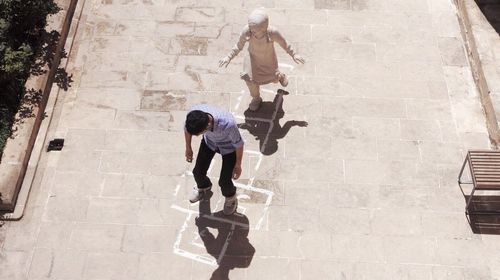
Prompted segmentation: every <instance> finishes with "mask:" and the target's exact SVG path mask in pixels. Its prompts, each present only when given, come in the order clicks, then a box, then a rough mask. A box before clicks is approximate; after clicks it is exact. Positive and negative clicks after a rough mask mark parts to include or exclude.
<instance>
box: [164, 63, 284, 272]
mask: <svg viewBox="0 0 500 280" xmlns="http://www.w3.org/2000/svg"><path fill="white" fill-rule="evenodd" d="M280 66H283V67H285V68H290V69H291V70H293V66H291V65H287V64H280ZM263 91H265V92H267V91H269V90H266V89H263ZM271 92H272V91H271ZM273 93H274V92H273ZM243 94H245V91H242V92H241V94H240V96H239V97H238V100H237V103H236V105H235V107H234V111H236V110H238V109H239V106H240V104H241V101H242V99H243ZM282 102H283V97H282V96H280V99H279V101H278V103H277V104H276V108H275V109H274V112H273V115H272V117H271V119H263V118H247V119H249V120H253V121H260V122H268V123H269V129H268V132H267V134H266V138H265V140H264V142H263V145H262V147H261V149H265V147H266V144H267V141H268V137H269V134H270V132H271V131H272V130H273V126H274V119H275V118H276V115H277V113H278V108H279V106H280V105H281V103H282ZM233 115H235V114H234V113H233ZM235 118H236V119H243V120H244V119H245V117H244V116H240V115H235ZM244 153H247V154H250V155H252V156H257V157H258V160H257V163H256V164H255V167H254V170H255V171H257V170H259V168H260V164H261V162H262V159H263V155H262V153H261V151H251V150H250V151H244ZM214 162H215V160H214V161H213V162H212V164H211V165H210V167H209V169H208V172H210V171H211V169H212V167H213V165H214ZM186 169H187V168H186ZM188 176H193V173H192V172H191V171H189V170H186V171H185V172H184V174H183V175H182V177H184V178H185V184H184V185H185V186H187V181H188V180H187V178H188ZM254 181H255V176H253V177H250V178H249V183H248V184H241V183H237V182H236V183H235V186H236V187H237V188H240V189H244V190H249V191H253V192H258V193H262V194H265V195H267V199H266V202H265V203H264V208H263V210H262V214H261V216H260V218H259V221H258V222H257V223H256V225H255V227H254V228H253V230H261V228H262V225H263V223H264V219H265V217H266V215H267V213H268V211H269V206H270V205H271V201H272V198H273V195H274V192H272V191H270V190H265V189H261V188H256V187H254V186H253V183H254ZM181 187H182V186H181V184H177V186H176V188H175V190H174V193H173V195H174V197H176V196H177V195H178V193H179V190H180V188H181ZM246 198H249V197H248V195H245V194H241V195H238V199H246ZM220 205H221V200H219V201H217V204H216V207H215V209H217V208H218V207H219V206H220ZM171 208H172V209H175V210H177V211H180V212H184V213H186V215H187V216H186V219H185V220H184V223H183V224H182V227H181V229H180V230H179V234H178V235H177V238H176V241H175V243H174V245H173V251H174V254H177V255H179V256H182V257H185V258H188V259H192V260H194V261H197V262H200V263H204V264H207V265H211V266H217V264H218V263H220V261H221V260H222V258H223V257H224V256H225V252H226V250H227V246H228V245H229V242H230V240H231V236H232V234H231V233H232V232H233V231H234V230H235V228H236V226H239V227H241V228H249V226H248V225H247V224H242V223H238V222H235V221H231V220H228V219H224V218H219V217H215V216H213V215H204V214H201V215H202V216H203V217H204V218H207V219H212V220H216V221H218V222H224V223H228V224H231V230H230V234H229V235H228V236H227V238H226V241H225V243H224V246H223V247H222V250H221V253H220V254H219V258H218V259H217V260H216V259H214V258H213V257H208V256H204V255H200V254H196V253H192V252H189V251H188V250H185V249H182V248H181V241H182V238H183V235H184V233H185V232H186V230H187V228H188V225H189V222H190V221H191V218H192V216H193V215H198V216H199V215H200V213H199V211H196V210H192V209H188V208H184V207H181V206H178V205H176V204H172V206H171ZM238 210H239V211H240V213H241V214H240V213H235V214H234V215H242V214H245V212H246V210H247V209H246V208H245V207H243V206H238ZM214 211H215V210H214ZM194 236H195V237H194V238H193V240H192V241H191V242H190V244H191V245H194V246H196V247H200V248H201V247H203V245H202V244H200V243H199V240H200V236H199V233H198V232H197V231H194Z"/></svg>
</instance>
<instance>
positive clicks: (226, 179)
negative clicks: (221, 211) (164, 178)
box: [193, 139, 236, 197]
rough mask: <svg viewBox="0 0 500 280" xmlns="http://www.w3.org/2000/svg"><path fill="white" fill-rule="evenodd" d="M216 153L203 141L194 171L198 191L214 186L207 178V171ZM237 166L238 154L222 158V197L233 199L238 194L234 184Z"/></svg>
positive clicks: (220, 183) (220, 181) (220, 180)
mask: <svg viewBox="0 0 500 280" xmlns="http://www.w3.org/2000/svg"><path fill="white" fill-rule="evenodd" d="M214 155H215V152H214V151H212V150H210V148H209V147H208V146H207V144H205V140H203V139H202V140H201V145H200V149H199V151H198V156H197V157H196V164H195V166H194V169H193V175H194V180H195V181H196V185H198V189H206V188H208V187H210V186H211V185H212V182H210V179H209V178H208V177H207V171H208V168H209V167H210V163H211V162H212V159H213V158H214ZM235 165H236V152H232V153H230V154H227V155H223V156H222V170H221V171H220V176H219V186H220V188H221V190H222V195H223V196H225V197H231V196H233V195H234V194H235V193H236V187H235V186H234V184H233V180H232V177H233V169H234V166H235Z"/></svg>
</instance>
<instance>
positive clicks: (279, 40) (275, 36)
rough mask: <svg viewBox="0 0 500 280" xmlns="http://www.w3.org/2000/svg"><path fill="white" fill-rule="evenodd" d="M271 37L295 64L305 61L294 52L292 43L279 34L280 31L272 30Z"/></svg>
mask: <svg viewBox="0 0 500 280" xmlns="http://www.w3.org/2000/svg"><path fill="white" fill-rule="evenodd" d="M272 39H273V40H274V41H275V42H276V43H278V45H280V47H281V48H283V50H285V52H286V53H287V54H288V55H290V56H291V57H292V59H293V61H295V63H297V64H299V63H300V64H304V63H305V62H306V61H305V60H304V59H303V58H302V57H301V56H300V55H298V54H297V53H295V50H294V49H293V47H292V45H290V44H289V43H288V42H287V41H286V40H285V38H284V37H283V36H282V35H281V33H280V32H279V31H278V30H276V29H275V30H273V32H272Z"/></svg>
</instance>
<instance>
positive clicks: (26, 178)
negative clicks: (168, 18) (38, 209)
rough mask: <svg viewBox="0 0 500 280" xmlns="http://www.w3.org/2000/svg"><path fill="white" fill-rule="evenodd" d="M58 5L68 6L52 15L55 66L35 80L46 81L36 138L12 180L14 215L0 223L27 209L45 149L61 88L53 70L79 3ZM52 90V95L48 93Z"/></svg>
mask: <svg viewBox="0 0 500 280" xmlns="http://www.w3.org/2000/svg"><path fill="white" fill-rule="evenodd" d="M61 2H62V3H64V5H62V4H61ZM57 3H58V4H59V5H60V6H64V8H66V5H67V3H69V5H67V8H66V9H64V10H63V12H62V13H61V14H57V15H55V16H56V18H55V20H54V21H53V22H52V23H50V24H49V25H52V26H54V25H55V26H60V27H61V29H60V34H61V37H60V40H59V43H58V46H57V51H56V55H55V57H54V62H53V65H54V67H52V69H50V71H49V72H47V73H46V74H45V75H43V76H40V77H37V78H36V79H35V80H36V81H39V79H45V83H44V84H42V86H41V88H42V89H43V92H44V97H43V99H45V102H44V100H43V99H42V102H41V103H40V106H39V107H38V110H39V111H38V113H37V117H36V119H35V120H34V124H33V125H32V126H31V129H32V130H31V138H32V137H35V135H36V138H35V140H33V142H32V143H28V147H27V148H26V151H25V159H24V160H23V163H24V164H23V166H21V167H20V168H21V171H20V172H19V173H18V174H19V176H18V178H17V179H16V180H15V181H17V184H18V186H17V187H16V188H18V189H19V191H18V193H17V194H16V196H17V198H16V197H15V199H13V201H14V203H15V204H14V209H13V212H12V213H6V214H3V215H1V216H0V221H2V220H3V221H17V220H20V219H21V218H22V217H23V215H24V210H25V208H26V203H27V201H28V198H29V194H30V190H31V186H32V184H33V181H34V178H35V175H36V172H37V169H38V162H39V160H40V157H41V154H42V151H43V148H44V147H45V142H46V136H47V131H48V128H49V125H50V123H51V121H52V116H53V114H50V112H52V111H53V109H54V106H55V104H56V101H57V98H58V95H59V92H60V89H59V88H58V87H55V86H54V87H53V81H54V75H55V70H57V68H58V67H56V66H60V62H61V56H60V54H61V51H62V50H63V49H64V46H65V45H66V43H67V42H66V40H67V38H68V37H69V35H70V32H71V33H75V32H76V28H73V29H71V23H72V21H73V16H74V15H75V11H76V10H77V4H78V0H69V1H64V0H62V1H57ZM79 18H80V15H78V18H77V20H78V19H79ZM71 37H72V38H71V40H74V36H71ZM70 43H71V42H70ZM66 63H67V61H66ZM51 91H52V93H53V94H50V93H51ZM54 91H55V92H54ZM45 112H47V115H49V117H47V118H46V119H43V116H44V114H45ZM28 129H29V128H28ZM30 146H31V147H30ZM28 157H29V159H28ZM19 185H20V186H19Z"/></svg>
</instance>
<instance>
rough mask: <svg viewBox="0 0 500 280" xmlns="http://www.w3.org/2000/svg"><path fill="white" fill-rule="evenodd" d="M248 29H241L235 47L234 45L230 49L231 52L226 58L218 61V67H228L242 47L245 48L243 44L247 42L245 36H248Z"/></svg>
mask: <svg viewBox="0 0 500 280" xmlns="http://www.w3.org/2000/svg"><path fill="white" fill-rule="evenodd" d="M247 29H248V27H245V28H243V30H242V31H241V34H240V38H239V39H238V42H237V43H236V45H234V47H233V48H232V49H231V51H230V52H229V53H228V54H227V56H225V57H223V58H221V60H219V67H222V66H226V67H227V66H228V65H229V63H230V62H231V60H232V59H233V58H234V57H235V56H237V55H238V54H239V53H240V51H241V50H243V47H244V46H245V43H246V42H247V36H248V34H247V33H248V31H247Z"/></svg>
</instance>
